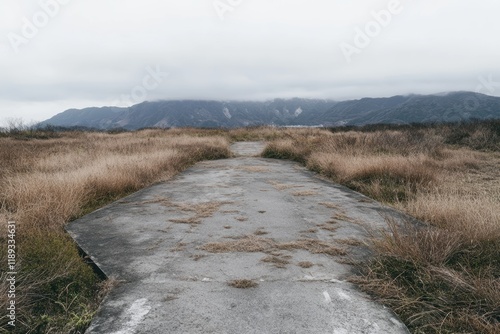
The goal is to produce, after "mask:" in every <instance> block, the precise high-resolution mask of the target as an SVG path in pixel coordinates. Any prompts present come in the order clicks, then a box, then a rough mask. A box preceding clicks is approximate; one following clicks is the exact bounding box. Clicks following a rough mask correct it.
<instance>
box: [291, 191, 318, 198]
mask: <svg viewBox="0 0 500 334" xmlns="http://www.w3.org/2000/svg"><path fill="white" fill-rule="evenodd" d="M317 194H318V192H317V191H314V190H301V191H294V192H293V193H292V195H293V196H297V197H299V196H314V195H317Z"/></svg>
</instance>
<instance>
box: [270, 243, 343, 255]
mask: <svg viewBox="0 0 500 334" xmlns="http://www.w3.org/2000/svg"><path fill="white" fill-rule="evenodd" d="M276 248H278V249H281V250H292V249H303V250H307V251H309V252H311V253H313V254H326V255H330V256H339V255H346V254H347V253H346V251H345V250H344V249H341V248H338V247H335V246H333V245H332V244H330V243H328V242H325V241H321V240H318V239H301V240H297V241H294V242H285V243H280V244H278V245H276Z"/></svg>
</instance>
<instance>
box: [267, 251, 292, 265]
mask: <svg viewBox="0 0 500 334" xmlns="http://www.w3.org/2000/svg"><path fill="white" fill-rule="evenodd" d="M291 258H292V257H291V256H290V255H283V254H276V255H268V256H266V257H264V258H262V259H261V261H262V262H266V263H271V264H273V265H274V266H275V267H276V268H286V265H287V264H290V261H289V260H290V259H291Z"/></svg>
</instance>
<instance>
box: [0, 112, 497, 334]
mask: <svg viewBox="0 0 500 334" xmlns="http://www.w3.org/2000/svg"><path fill="white" fill-rule="evenodd" d="M248 140H265V141H268V142H269V144H268V146H267V148H266V150H265V152H264V156H265V157H268V158H278V159H291V160H294V161H298V162H300V163H302V164H304V165H306V166H307V167H308V168H310V169H311V170H314V171H316V172H318V173H321V174H323V175H325V176H327V177H329V178H331V179H332V180H333V181H335V182H338V183H341V184H344V185H346V186H348V187H350V188H352V189H354V190H357V191H360V192H362V193H364V194H366V195H368V196H371V197H372V198H374V199H377V200H379V201H382V202H384V203H387V204H389V205H392V206H395V207H397V208H398V209H400V210H402V211H405V212H407V213H409V214H410V215H412V216H415V217H417V218H419V219H421V220H422V221H424V222H426V224H427V225H426V226H424V227H422V226H421V227H418V228H417V227H415V226H413V225H411V224H408V225H406V226H399V225H396V224H391V229H390V230H389V231H385V232H382V231H373V234H374V238H373V241H372V243H371V244H370V246H371V247H372V249H373V253H374V257H373V258H372V259H371V260H370V261H369V263H363V264H360V269H361V270H362V273H363V274H362V275H360V276H358V277H356V278H354V279H353V280H354V281H355V282H356V283H357V284H359V285H360V286H361V287H362V288H363V289H364V290H366V291H367V292H369V293H371V294H372V295H373V296H375V297H376V298H377V299H378V300H380V301H381V302H382V303H384V304H386V305H388V306H389V307H391V308H392V309H393V310H394V311H395V312H396V313H397V314H398V315H399V316H401V318H402V319H403V320H404V321H405V323H406V324H407V325H408V326H409V328H410V329H411V331H412V332H414V333H498V332H500V327H499V326H500V325H499V324H500V281H499V277H500V223H499V222H500V122H486V123H478V124H469V125H441V126H429V127H424V126H420V127H415V126H414V127H410V126H407V127H393V126H392V127H391V126H388V127H384V126H375V127H369V128H362V129H346V128H342V129H332V130H326V129H276V128H267V127H264V128H253V129H235V130H229V131H226V130H197V129H173V130H168V131H165V130H143V131H137V132H124V133H114V134H110V133H98V132H78V131H73V132H51V131H46V132H37V131H12V132H11V133H9V134H3V135H0V189H1V191H0V221H1V222H2V224H1V227H0V233H1V234H0V244H2V245H5V244H6V243H7V239H6V237H7V231H6V227H7V225H6V224H4V222H5V223H6V222H7V221H9V220H12V221H16V225H17V235H16V242H17V247H18V248H17V249H18V251H19V253H17V267H18V268H19V272H18V276H17V295H16V303H17V305H19V306H18V308H17V317H18V318H17V322H16V324H17V326H16V332H18V333H80V332H83V330H84V329H85V328H86V327H87V326H88V324H89V322H90V320H91V319H92V316H93V314H94V313H95V311H96V309H97V306H98V304H99V301H100V300H101V299H102V297H103V296H104V295H105V293H106V291H107V289H108V286H109V284H110V282H108V281H102V280H101V279H100V278H99V277H98V276H97V275H96V274H95V273H94V272H93V271H92V269H91V268H90V267H89V266H88V265H87V264H86V263H85V259H83V258H82V256H81V254H79V253H78V250H77V248H76V246H75V244H74V242H73V241H72V240H71V238H69V236H68V235H67V234H66V233H65V231H64V226H65V224H66V223H67V222H68V221H71V220H72V219H75V218H77V217H80V216H82V215H84V214H86V213H89V212H91V211H93V210H94V209H97V208H99V207H102V206H103V205H105V204H108V203H110V202H112V201H114V200H116V199H118V198H120V197H123V196H125V195H127V194H130V193H131V192H134V191H136V190H138V189H141V188H144V187H146V186H148V185H151V184H153V183H156V182H160V181H164V180H168V179H169V178H171V177H172V176H173V175H175V174H176V173H179V172H180V171H182V170H184V169H186V168H187V167H189V166H190V165H192V164H193V163H195V162H197V161H200V160H205V159H219V158H227V157H229V156H230V151H229V143H230V142H233V141H248ZM0 261H1V263H7V249H6V247H1V249H0ZM0 268H1V269H0V270H2V272H1V277H0V279H1V282H0V308H2V309H6V308H7V302H8V299H7V289H8V285H7V284H6V281H5V278H6V277H5V271H3V270H4V266H3V265H2V266H0ZM4 314H5V312H2V313H1V316H2V318H1V320H0V331H5V328H7V327H6V325H7V321H8V320H9V319H8V318H6V317H4Z"/></svg>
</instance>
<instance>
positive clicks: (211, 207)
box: [165, 202, 231, 225]
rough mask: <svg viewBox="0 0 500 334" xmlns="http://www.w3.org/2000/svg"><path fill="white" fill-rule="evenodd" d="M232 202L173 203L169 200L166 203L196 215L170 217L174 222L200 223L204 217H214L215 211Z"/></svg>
mask: <svg viewBox="0 0 500 334" xmlns="http://www.w3.org/2000/svg"><path fill="white" fill-rule="evenodd" d="M225 204H231V202H207V203H197V204H194V203H173V202H168V203H165V205H167V206H170V207H174V208H176V209H178V210H179V211H183V212H192V213H194V216H191V217H186V218H173V219H169V221H171V222H172V223H177V224H189V225H198V224H200V223H201V221H202V220H203V219H204V218H208V217H212V216H213V215H214V213H216V212H217V211H219V209H220V207H221V206H223V205H225Z"/></svg>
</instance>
